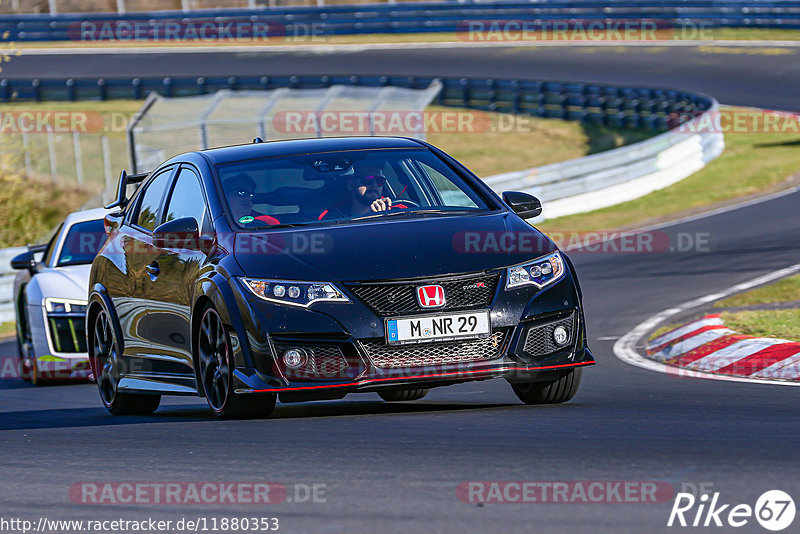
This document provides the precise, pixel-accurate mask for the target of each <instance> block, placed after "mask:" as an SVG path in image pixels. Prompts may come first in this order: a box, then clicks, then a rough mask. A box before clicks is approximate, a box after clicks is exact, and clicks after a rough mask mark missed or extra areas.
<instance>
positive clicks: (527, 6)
mask: <svg viewBox="0 0 800 534" xmlns="http://www.w3.org/2000/svg"><path fill="white" fill-rule="evenodd" d="M643 19H646V20H648V21H652V22H654V23H655V24H656V25H657V26H658V27H663V28H675V27H686V26H703V27H781V28H800V2H798V1H797V0H770V1H764V0H666V1H658V0H572V1H564V0H543V1H538V2H521V1H509V2H477V1H471V2H468V1H456V0H449V1H441V2H418V3H406V2H404V3H403V4H402V5H400V4H391V3H387V4H368V5H364V4H360V5H335V6H296V7H274V8H267V7H261V8H257V9H250V10H248V9H206V10H197V11H191V12H186V13H185V12H182V11H152V12H142V13H126V14H122V15H120V14H116V13H103V14H100V13H93V14H85V13H82V14H79V13H72V14H61V15H54V16H50V15H5V16H3V19H2V20H1V21H0V34H3V35H5V36H6V37H4V38H5V39H7V40H10V41H69V40H79V39H81V40H82V39H84V38H86V36H89V38H90V39H92V40H94V39H95V38H96V37H98V38H102V30H100V29H98V28H101V27H102V26H103V25H104V24H105V23H110V24H111V27H112V30H113V32H117V31H118V30H121V31H123V35H124V36H123V37H122V38H123V39H132V38H133V32H134V30H133V29H131V28H132V26H136V27H137V28H139V27H141V32H139V31H138V30H136V31H137V33H136V36H137V40H138V39H140V38H143V39H148V38H150V39H160V38H161V39H163V38H164V37H163V28H162V26H163V24H164V23H165V22H166V21H175V22H177V23H180V24H187V23H193V24H197V25H202V24H204V23H212V24H228V23H233V24H236V23H245V24H263V25H265V26H264V27H265V28H268V29H269V32H270V35H272V36H275V35H277V36H280V35H300V34H301V33H302V32H307V31H308V30H309V29H313V31H314V34H315V35H336V34H359V33H422V32H458V31H465V30H467V29H468V27H469V23H470V22H485V21H489V20H491V21H496V22H499V23H502V22H504V21H517V22H525V23H530V24H532V25H533V26H531V27H532V28H535V27H536V25H544V26H547V25H548V24H549V23H551V22H554V21H558V22H561V21H564V22H567V23H568V24H576V23H581V24H587V23H590V22H602V23H605V24H608V23H617V22H636V21H641V20H643ZM84 23H86V24H90V25H91V24H94V26H86V25H83V26H82V24H84ZM148 26H150V28H149V29H148ZM86 28H90V29H89V30H87V29H86ZM158 28H162V30H161V31H162V33H161V37H159V33H158ZM87 31H88V33H85V32H87ZM82 32H83V33H82ZM148 32H149V33H148ZM128 35H130V36H129V37H128ZM116 38H119V35H118V36H117V37H116Z"/></svg>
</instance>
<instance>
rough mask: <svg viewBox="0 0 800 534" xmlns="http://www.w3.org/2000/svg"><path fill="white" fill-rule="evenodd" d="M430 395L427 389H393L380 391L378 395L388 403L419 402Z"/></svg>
mask: <svg viewBox="0 0 800 534" xmlns="http://www.w3.org/2000/svg"><path fill="white" fill-rule="evenodd" d="M427 394H428V390H427V389H423V388H420V389H391V390H388V391H379V392H378V395H379V396H380V398H382V399H383V400H385V401H386V402H403V401H415V400H419V399H421V398H422V397H424V396H425V395H427Z"/></svg>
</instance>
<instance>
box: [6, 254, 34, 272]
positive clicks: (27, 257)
mask: <svg viewBox="0 0 800 534" xmlns="http://www.w3.org/2000/svg"><path fill="white" fill-rule="evenodd" d="M34 254H36V251H35V250H26V251H25V252H23V253H22V254H18V255H16V256H14V258H13V259H12V260H11V268H12V269H20V270H21V269H27V270H29V271H30V272H31V273H34V272H35V271H36V259H35V258H34V257H33V256H34Z"/></svg>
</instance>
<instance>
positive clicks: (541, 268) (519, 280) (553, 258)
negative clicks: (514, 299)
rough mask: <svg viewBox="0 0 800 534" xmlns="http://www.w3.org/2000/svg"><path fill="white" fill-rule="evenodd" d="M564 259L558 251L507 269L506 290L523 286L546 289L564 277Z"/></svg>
mask: <svg viewBox="0 0 800 534" xmlns="http://www.w3.org/2000/svg"><path fill="white" fill-rule="evenodd" d="M564 272H565V268H564V259H563V258H562V257H561V253H559V252H558V251H556V252H553V253H551V254H547V255H546V256H542V257H541V258H539V259H536V260H533V261H530V262H528V263H524V264H522V265H515V266H514V267H509V268H508V269H506V289H514V288H517V287H522V286H528V285H532V286H536V287H538V288H542V287H545V286H547V285H550V284H552V283H553V282H555V281H557V280H558V279H560V278H561V277H562V276H564Z"/></svg>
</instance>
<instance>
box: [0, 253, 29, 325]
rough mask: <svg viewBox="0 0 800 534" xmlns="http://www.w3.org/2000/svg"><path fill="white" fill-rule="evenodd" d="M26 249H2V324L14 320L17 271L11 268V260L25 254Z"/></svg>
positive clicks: (0, 314) (0, 259)
mask: <svg viewBox="0 0 800 534" xmlns="http://www.w3.org/2000/svg"><path fill="white" fill-rule="evenodd" d="M26 250H27V249H26V248H25V247H13V248H3V249H0V323H4V322H6V321H13V320H14V304H13V302H12V300H13V292H14V276H15V274H16V271H14V270H13V269H12V268H11V258H13V257H14V256H16V255H17V254H21V253H23V252H25V251H26Z"/></svg>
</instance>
